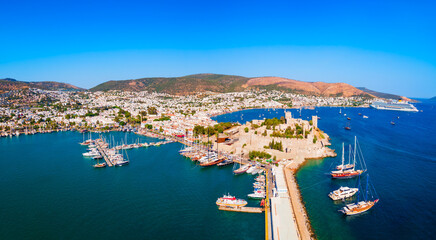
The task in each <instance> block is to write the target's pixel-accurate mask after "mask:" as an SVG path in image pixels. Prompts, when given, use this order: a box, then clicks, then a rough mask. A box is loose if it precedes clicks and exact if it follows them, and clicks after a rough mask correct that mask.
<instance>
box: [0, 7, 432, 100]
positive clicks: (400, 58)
mask: <svg viewBox="0 0 436 240" xmlns="http://www.w3.org/2000/svg"><path fill="white" fill-rule="evenodd" d="M0 9H1V14H0V34H1V36H0V78H3V77H12V78H16V79H18V80H22V81H61V82H67V83H71V84H75V85H77V86H80V87H85V88H89V87H93V86H95V85H97V84H99V83H102V82H104V81H107V80H117V79H131V78H140V77H156V76H183V75H188V74H194V73H206V72H207V73H222V74H236V75H242V76H247V77H254V76H280V77H287V78H293V79H297V80H303V81H325V82H346V83H349V84H352V85H354V86H365V87H367V88H370V89H373V90H378V91H384V92H389V93H396V94H401V95H405V96H409V97H432V96H434V95H436V3H433V2H432V1H401V0H396V1H350V0H347V1H116V2H115V1H114V2H111V1H92V3H91V1H80V0H79V1H6V0H0Z"/></svg>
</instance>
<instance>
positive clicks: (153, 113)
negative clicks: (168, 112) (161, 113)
mask: <svg viewBox="0 0 436 240" xmlns="http://www.w3.org/2000/svg"><path fill="white" fill-rule="evenodd" d="M147 111H148V114H150V115H156V114H157V109H156V107H148V108H147Z"/></svg>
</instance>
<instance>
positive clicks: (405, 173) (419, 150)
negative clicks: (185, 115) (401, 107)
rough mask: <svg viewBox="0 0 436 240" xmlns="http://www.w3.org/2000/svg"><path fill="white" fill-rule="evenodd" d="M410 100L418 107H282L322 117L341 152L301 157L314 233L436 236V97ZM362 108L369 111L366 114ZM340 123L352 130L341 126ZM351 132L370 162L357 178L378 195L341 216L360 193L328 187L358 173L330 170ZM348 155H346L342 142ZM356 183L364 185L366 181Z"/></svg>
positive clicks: (259, 113) (246, 114)
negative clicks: (339, 196) (341, 196)
mask: <svg viewBox="0 0 436 240" xmlns="http://www.w3.org/2000/svg"><path fill="white" fill-rule="evenodd" d="M415 106H416V107H417V108H418V109H419V110H420V112H416V113H410V112H398V111H387V110H376V109H371V108H343V107H342V108H339V107H318V108H315V109H312V110H311V109H301V110H300V109H291V110H286V111H290V112H292V114H293V116H294V117H296V118H302V119H306V120H309V119H311V116H313V115H317V116H319V117H320V119H319V120H318V127H319V128H320V129H321V130H322V131H324V132H325V133H327V134H328V135H329V136H330V138H331V143H332V145H331V146H330V147H331V148H333V149H335V151H336V152H337V153H338V156H337V157H335V158H325V159H321V160H308V161H306V164H305V165H303V166H302V167H301V169H300V170H299V171H298V172H297V175H296V177H297V182H298V184H299V187H300V190H301V194H302V198H303V201H304V204H305V207H306V210H307V213H308V216H309V219H310V222H311V224H312V228H313V230H314V232H315V234H316V237H317V238H318V239H320V240H323V239H434V238H435V236H436V228H435V226H436V208H435V207H434V204H435V203H436V142H435V136H436V123H435V121H436V103H435V102H430V101H426V100H423V99H421V102H420V103H416V104H415ZM284 111H285V110H283V109H262V110H245V111H240V112H234V113H230V114H226V115H221V116H218V117H216V118H215V119H216V120H218V121H223V122H226V121H238V122H240V123H245V122H246V121H251V120H253V119H263V118H271V117H278V118H280V117H281V116H284ZM364 115H366V116H367V117H368V118H363V116H364ZM347 117H349V118H350V120H347ZM391 122H392V123H394V124H392V123H391ZM345 126H350V127H351V130H345V129H344V127H345ZM355 136H356V137H357V140H358V143H359V146H360V148H361V150H362V153H363V156H364V160H365V162H366V165H367V169H368V171H367V172H366V173H365V174H364V176H362V179H366V177H367V176H368V175H369V176H370V178H369V180H370V183H372V185H373V186H374V188H375V191H376V193H377V195H378V198H379V199H380V200H379V202H378V203H377V204H376V205H375V206H374V207H373V208H372V209H371V210H369V211H368V212H365V213H363V214H361V215H356V216H347V217H346V216H344V215H343V214H342V213H340V212H338V210H340V209H341V208H342V207H343V206H345V204H349V203H352V202H355V201H357V197H355V198H353V199H351V200H349V201H346V202H333V201H332V200H331V199H330V198H329V197H328V193H329V192H331V191H333V190H336V189H338V188H339V187H341V186H349V187H355V186H357V185H358V182H357V181H358V179H349V180H338V179H336V180H333V179H331V178H330V177H329V175H328V173H329V171H331V170H333V168H334V167H335V166H336V165H338V164H340V161H341V160H340V159H341V152H342V143H344V144H345V146H348V145H349V144H352V145H353V144H354V137H355ZM345 156H346V157H345V158H346V159H348V152H347V147H346V154H345ZM361 184H362V187H363V188H365V185H366V184H365V181H364V180H363V181H362V182H361ZM363 192H364V191H363ZM360 196H361V197H363V196H362V195H360Z"/></svg>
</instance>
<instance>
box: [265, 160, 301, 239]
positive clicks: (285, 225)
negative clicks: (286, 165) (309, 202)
mask: <svg viewBox="0 0 436 240" xmlns="http://www.w3.org/2000/svg"><path fill="white" fill-rule="evenodd" d="M273 173H274V176H275V179H276V186H275V187H276V189H277V191H276V196H273V197H271V204H270V205H271V219H272V228H273V236H274V237H273V239H281V240H284V239H290V240H298V239H299V234H298V230H297V224H296V222H295V220H294V214H293V211H292V206H291V199H290V198H289V195H288V188H287V185H286V180H285V175H284V171H283V167H273Z"/></svg>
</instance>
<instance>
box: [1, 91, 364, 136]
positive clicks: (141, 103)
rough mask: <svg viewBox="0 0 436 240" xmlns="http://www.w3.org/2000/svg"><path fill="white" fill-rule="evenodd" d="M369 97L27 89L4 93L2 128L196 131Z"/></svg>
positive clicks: (6, 132)
mask: <svg viewBox="0 0 436 240" xmlns="http://www.w3.org/2000/svg"><path fill="white" fill-rule="evenodd" d="M371 101H372V100H371V99H368V98H364V97H319V96H306V95H298V94H292V93H283V92H280V91H265V90H261V91H254V90H251V91H244V92H233V93H218V94H217V93H212V92H206V93H199V94H197V95H188V96H173V95H168V94H165V93H148V92H125V91H109V92H74V91H47V90H40V89H25V90H16V91H11V92H8V93H5V94H2V95H0V104H1V107H0V132H1V136H9V135H18V134H23V133H24V134H33V133H37V132H51V131H59V130H71V129H77V130H84V129H87V130H99V131H102V130H110V129H114V130H120V129H123V128H129V129H132V128H138V127H142V128H149V129H154V130H157V131H161V132H164V133H166V134H170V135H177V134H184V133H186V131H191V133H192V130H193V129H194V127H195V126H196V125H200V126H210V125H214V124H216V122H214V121H212V120H211V119H210V117H211V116H214V115H218V114H223V113H227V112H233V111H238V110H242V109H250V108H291V107H294V108H300V107H312V106H368V105H369V104H370V103H371Z"/></svg>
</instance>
